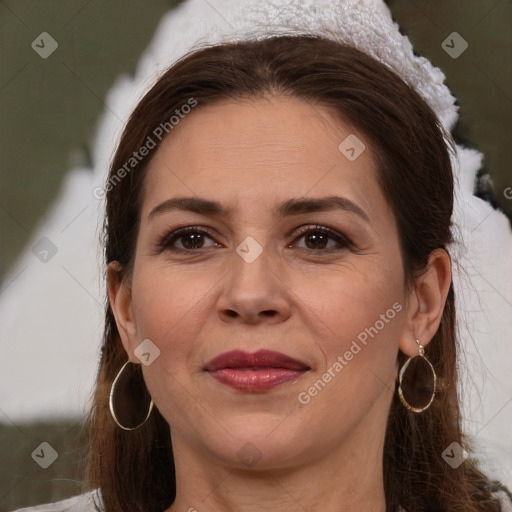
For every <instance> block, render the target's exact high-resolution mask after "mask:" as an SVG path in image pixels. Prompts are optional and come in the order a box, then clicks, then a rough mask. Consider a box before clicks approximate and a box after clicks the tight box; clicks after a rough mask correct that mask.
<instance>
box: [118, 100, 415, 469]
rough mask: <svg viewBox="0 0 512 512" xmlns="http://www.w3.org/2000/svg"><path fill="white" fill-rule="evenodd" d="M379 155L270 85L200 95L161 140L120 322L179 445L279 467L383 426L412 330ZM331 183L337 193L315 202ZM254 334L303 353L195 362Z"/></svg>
mask: <svg viewBox="0 0 512 512" xmlns="http://www.w3.org/2000/svg"><path fill="white" fill-rule="evenodd" d="M347 137H348V139H347ZM355 137H357V139H356V138H355ZM361 143H362V144H364V145H365V149H364V147H363V146H362V145H361ZM340 145H341V146H340ZM361 151H362V152H361ZM376 172H377V171H376V168H375V163H374V159H373V156H372V147H371V145H370V142H369V141H368V140H367V139H366V138H365V136H364V135H363V134H361V133H360V132H358V131H357V130H355V129H353V128H351V127H350V126H348V125H345V124H342V123H340V121H339V120H337V119H335V118H334V117H333V116H332V115H331V114H330V113H329V111H328V110H327V109H325V108H324V107H321V106H317V105H311V104H308V103H306V102H303V101H301V100H299V99H295V98H286V97H281V96H274V97H271V98H265V99H247V100H244V101H240V100H237V101H224V102H221V103H218V104H215V105H213V106H207V107H200V106H199V107H197V110H193V111H192V112H191V113H190V114H189V115H188V116H187V117H185V118H184V119H183V120H181V121H180V123H179V124H178V125H177V126H175V127H174V128H173V131H172V132H171V134H170V135H169V136H168V137H167V139H165V140H164V142H163V143H162V145H161V146H160V147H159V148H158V150H157V151H156V153H155V155H154V158H153V159H152V162H151V164H150V167H149V169H148V173H147V177H146V188H145V191H144V196H143V202H142V209H141V222H140V228H139V233H138V240H137V246H136V254H135V263H134V270H133V276H132V280H131V283H130V286H129V287H127V288H126V290H124V291H123V293H124V294H125V295H124V299H123V301H121V302H120V304H122V308H121V309H122V310H123V311H124V313H125V316H124V326H125V327H126V332H123V335H122V340H123V344H124V346H125V348H126V350H127V352H128V354H129V356H130V358H131V359H132V361H134V362H137V363H140V360H139V359H138V357H136V356H135V355H134V351H136V349H137V347H138V346H139V344H140V343H141V342H142V341H143V340H150V342H151V343H149V344H148V342H147V341H146V342H145V343H146V344H145V345H142V347H144V350H143V351H142V352H144V353H148V352H149V353H150V356H147V355H146V356H145V358H146V359H148V361H149V362H150V364H147V365H146V364H144V365H143V367H142V368H143V372H144V377H145V380H146V384H147V387H148V390H149V392H150V393H151V395H152V397H153V401H154V403H155V405H156V406H157V407H158V409H159V411H160V412H161V414H162V415H163V416H164V418H165V419H166V420H167V422H168V423H169V425H170V427H171V433H172V436H173V444H174V447H175V451H177V453H179V451H180V449H185V448H184V447H187V449H189V450H193V451H195V452H196V453H200V454H202V456H204V457H207V458H209V459H210V460H216V461H220V462H222V463H225V464H228V465H231V466H237V467H244V465H246V466H252V465H256V464H257V465H258V467H260V468H284V467H288V466H291V465H297V464H301V463H305V462H307V461H311V460H314V459H317V458H320V457H326V456H330V455H333V454H334V453H336V452H337V450H338V448H339V450H341V451H343V450H344V453H345V456H346V454H347V453H350V450H351V448H350V447H353V450H355V447H356V446H357V447H358V448H357V449H358V450H359V449H362V450H366V449H368V450H370V448H367V446H370V445H372V446H374V445H375V443H377V444H379V443H382V441H383V438H384V429H385V422H386V417H387V414H388V410H389V405H390V402H391V398H392V394H393V392H394V381H395V378H396V373H397V364H396V358H397V351H398V348H399V343H400V341H401V340H404V339H405V338H411V337H412V336H413V335H412V333H411V331H410V322H408V321H407V319H406V314H405V306H406V300H407V297H406V291H405V289H404V274H403V269H402V259H401V254H400V249H399V240H398V233H397V228H396V225H395V221H394V218H393V215H392V212H391V210H390V207H389V206H388V204H387V202H386V200H385V198H384V196H383V193H382V191H381V189H380V187H379V185H378V183H377V174H376ZM327 197H337V198H339V199H337V200H336V201H335V200H333V201H331V202H329V203H326V204H325V205H324V206H323V207H322V206H321V205H322V203H321V201H322V200H324V199H325V198H327ZM177 198H194V199H195V200H196V203H195V206H197V207H198V208H195V209H194V208H192V207H193V206H194V205H190V204H189V206H190V207H191V209H187V204H186V203H185V202H182V203H181V205H182V207H175V206H174V207H173V203H170V202H169V200H172V199H177ZM201 201H208V202H209V204H210V202H211V203H215V208H213V207H211V205H210V207H209V208H200V207H202V206H204V205H203V203H202V202H201ZM283 205H284V206H283ZM194 210H196V211H194ZM217 210H218V211H217ZM221 210H226V211H225V212H224V211H221ZM228 210H229V212H228ZM184 227H189V228H193V230H191V231H190V232H189V233H188V234H187V233H181V235H179V236H176V237H175V238H174V239H173V238H172V237H169V236H168V235H170V234H171V233H173V232H174V231H176V230H177V229H179V228H184ZM194 230H197V231H194ZM206 230H207V231H208V232H207V233H206V232H205V231H206ZM305 230H307V231H305ZM322 230H324V231H322ZM325 230H328V233H326V232H325ZM166 237H167V238H166ZM162 240H164V241H165V240H166V243H162V244H160V242H161V241H162ZM117 316H118V317H119V314H118V315H117ZM118 322H119V318H118ZM413 343H414V339H413ZM148 347H149V349H148ZM155 347H157V349H156V348H155ZM138 350H139V351H140V350H141V349H140V348H139V349H138ZM158 350H159V351H160V352H158ZM260 350H266V351H274V352H279V353H281V354H284V355H286V356H288V357H289V358H293V359H294V360H296V361H298V362H299V363H300V364H297V365H294V364H290V362H289V361H288V362H283V360H280V359H279V358H278V357H277V358H274V359H273V358H272V357H271V358H265V357H263V359H262V360H259V361H258V360H256V359H254V360H251V359H250V357H249V356H248V358H247V359H244V358H241V359H240V358H238V359H237V358H235V360H233V359H231V360H228V361H224V363H222V362H221V363H220V364H219V369H218V370H217V371H213V368H212V367H209V369H210V370H211V371H208V370H207V369H206V368H207V367H208V365H209V363H210V362H211V361H212V360H213V359H214V358H216V357H218V356H219V355H221V354H224V353H226V352H230V351H242V352H244V353H248V354H249V355H250V354H253V353H255V352H257V351H260ZM136 353H138V355H139V357H140V352H137V351H136ZM246 355H247V354H246ZM143 360H144V361H145V359H143ZM237 365H238V366H237ZM253 365H254V366H253ZM270 367H272V368H270ZM244 372H245V373H244ZM370 440H371V441H370ZM180 447H181V448H180Z"/></svg>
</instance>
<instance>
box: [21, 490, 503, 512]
mask: <svg viewBox="0 0 512 512" xmlns="http://www.w3.org/2000/svg"><path fill="white" fill-rule="evenodd" d="M93 494H96V496H98V497H99V496H100V495H99V491H98V490H95V491H90V492H87V493H85V494H80V495H79V496H74V497H73V498H68V499H67V500H62V501H57V502H55V503H48V504H47V505H37V506H36V507H28V508H22V509H18V510H15V511H14V512H97V510H96V508H95V507H94V504H93V501H92V496H93ZM493 496H494V497H496V498H498V499H499V500H500V502H501V512H512V500H511V499H510V497H509V496H507V494H506V493H505V492H504V491H497V492H494V493H493ZM100 501H101V499H100Z"/></svg>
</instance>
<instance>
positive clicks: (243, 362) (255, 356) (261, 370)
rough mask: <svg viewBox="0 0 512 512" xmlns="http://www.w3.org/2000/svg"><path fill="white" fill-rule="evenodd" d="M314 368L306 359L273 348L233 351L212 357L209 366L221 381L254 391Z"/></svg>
mask: <svg viewBox="0 0 512 512" xmlns="http://www.w3.org/2000/svg"><path fill="white" fill-rule="evenodd" d="M310 369H311V368H310V367H309V366H308V365H306V364H305V363H303V362H302V361H299V360H297V359H294V358H292V357H290V356H287V355H285V354H282V353H280V352H274V351H271V350H260V351H258V352H254V353H249V352H244V351H241V350H233V351H231V352H226V353H224V354H221V355H220V356H217V357H216V358H214V359H212V360H211V361H210V362H209V363H208V364H207V365H206V367H205V370H206V371H207V372H209V374H210V375H211V376H212V377H214V378H215V379H217V380H218V381H220V382H221V383H223V384H226V385H228V386H230V387H232V388H235V389H238V390H240V391H252V392H257V391H264V390H268V389H271V388H273V387H275V386H277V385H279V384H283V383H285V382H288V381H290V380H296V379H297V378H299V377H300V376H302V375H303V374H304V373H305V372H307V371H308V370H310Z"/></svg>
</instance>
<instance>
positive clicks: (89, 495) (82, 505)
mask: <svg viewBox="0 0 512 512" xmlns="http://www.w3.org/2000/svg"><path fill="white" fill-rule="evenodd" d="M95 502H96V503H98V504H99V505H101V496H100V494H99V490H98V489H96V490H94V491H89V492H86V493H84V494H79V495H78V496H73V497H72V498H68V499H66V500H61V501H56V502H55V503H48V504H46V505H37V506H35V507H27V508H21V509H18V510H15V511H13V512H98V509H97V508H96V506H95ZM101 510H102V509H100V511H101Z"/></svg>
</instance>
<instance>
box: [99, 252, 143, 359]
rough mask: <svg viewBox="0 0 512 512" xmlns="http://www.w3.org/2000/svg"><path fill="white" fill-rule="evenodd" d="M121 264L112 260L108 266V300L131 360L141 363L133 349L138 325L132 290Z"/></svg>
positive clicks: (135, 345) (135, 343)
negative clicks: (133, 306)
mask: <svg viewBox="0 0 512 512" xmlns="http://www.w3.org/2000/svg"><path fill="white" fill-rule="evenodd" d="M121 269H122V267H121V264H120V263H119V262H118V261H112V262H110V263H109V265H108V268H107V289H108V300H109V303H110V307H111V308H112V312H113V313H114V317H115V319H116V324H117V330H118V331H119V336H120V337H121V342H122V343H123V346H124V349H125V350H126V352H127V354H128V357H129V359H130V361H132V362H134V363H140V361H139V360H138V359H137V358H136V356H134V354H133V351H134V350H135V348H136V347H137V339H138V337H137V326H136V324H135V320H134V316H133V310H132V292H131V288H130V286H129V284H128V283H126V282H125V281H124V280H122V279H121Z"/></svg>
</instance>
